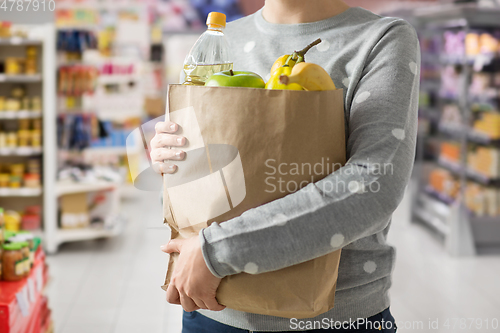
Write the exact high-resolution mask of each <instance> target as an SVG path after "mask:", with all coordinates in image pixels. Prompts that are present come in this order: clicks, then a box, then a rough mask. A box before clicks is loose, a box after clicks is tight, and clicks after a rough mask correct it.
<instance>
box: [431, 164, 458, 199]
mask: <svg viewBox="0 0 500 333" xmlns="http://www.w3.org/2000/svg"><path fill="white" fill-rule="evenodd" d="M429 185H430V187H431V188H432V189H433V190H434V191H436V192H438V193H441V194H443V195H445V196H446V197H448V198H452V199H454V198H456V197H457V194H458V192H459V189H460V184H459V182H458V181H457V180H456V178H455V177H454V176H453V175H452V174H451V173H450V172H449V171H448V170H445V169H441V168H436V169H434V170H432V171H431V172H430V174H429Z"/></svg>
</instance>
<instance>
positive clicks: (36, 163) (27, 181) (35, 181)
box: [0, 159, 41, 188]
mask: <svg viewBox="0 0 500 333" xmlns="http://www.w3.org/2000/svg"><path fill="white" fill-rule="evenodd" d="M40 172H41V171H40V160H39V159H29V160H28V162H27V168H26V165H25V164H23V163H16V164H4V165H0V188H1V187H11V188H19V187H23V186H24V187H30V188H39V187H40V178H41V176H40Z"/></svg>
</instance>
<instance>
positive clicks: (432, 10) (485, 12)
mask: <svg viewBox="0 0 500 333" xmlns="http://www.w3.org/2000/svg"><path fill="white" fill-rule="evenodd" d="M413 13H414V15H415V16H416V17H417V18H418V19H419V21H421V23H426V24H427V25H428V26H429V27H436V28H460V27H466V26H467V25H469V26H473V27H487V26H495V27H497V26H498V17H499V16H500V10H498V8H481V7H479V6H478V5H477V4H470V3H469V4H443V5H437V6H425V7H422V8H417V9H415V10H414V11H413Z"/></svg>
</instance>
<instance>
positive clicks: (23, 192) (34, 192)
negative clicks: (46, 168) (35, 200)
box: [0, 187, 42, 197]
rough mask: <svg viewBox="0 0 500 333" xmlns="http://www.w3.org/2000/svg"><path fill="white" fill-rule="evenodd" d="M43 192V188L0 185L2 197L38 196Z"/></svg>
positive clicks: (0, 195)
mask: <svg viewBox="0 0 500 333" xmlns="http://www.w3.org/2000/svg"><path fill="white" fill-rule="evenodd" d="M41 194H42V188H30V187H21V188H9V187H0V197H37V196H39V195H41Z"/></svg>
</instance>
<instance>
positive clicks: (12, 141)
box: [5, 132, 17, 148]
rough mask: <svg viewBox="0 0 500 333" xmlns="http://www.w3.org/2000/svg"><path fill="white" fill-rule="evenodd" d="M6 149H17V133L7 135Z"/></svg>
mask: <svg viewBox="0 0 500 333" xmlns="http://www.w3.org/2000/svg"><path fill="white" fill-rule="evenodd" d="M5 146H6V147H10V148H15V147H17V133H16V132H9V133H7V140H6V145H5Z"/></svg>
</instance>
